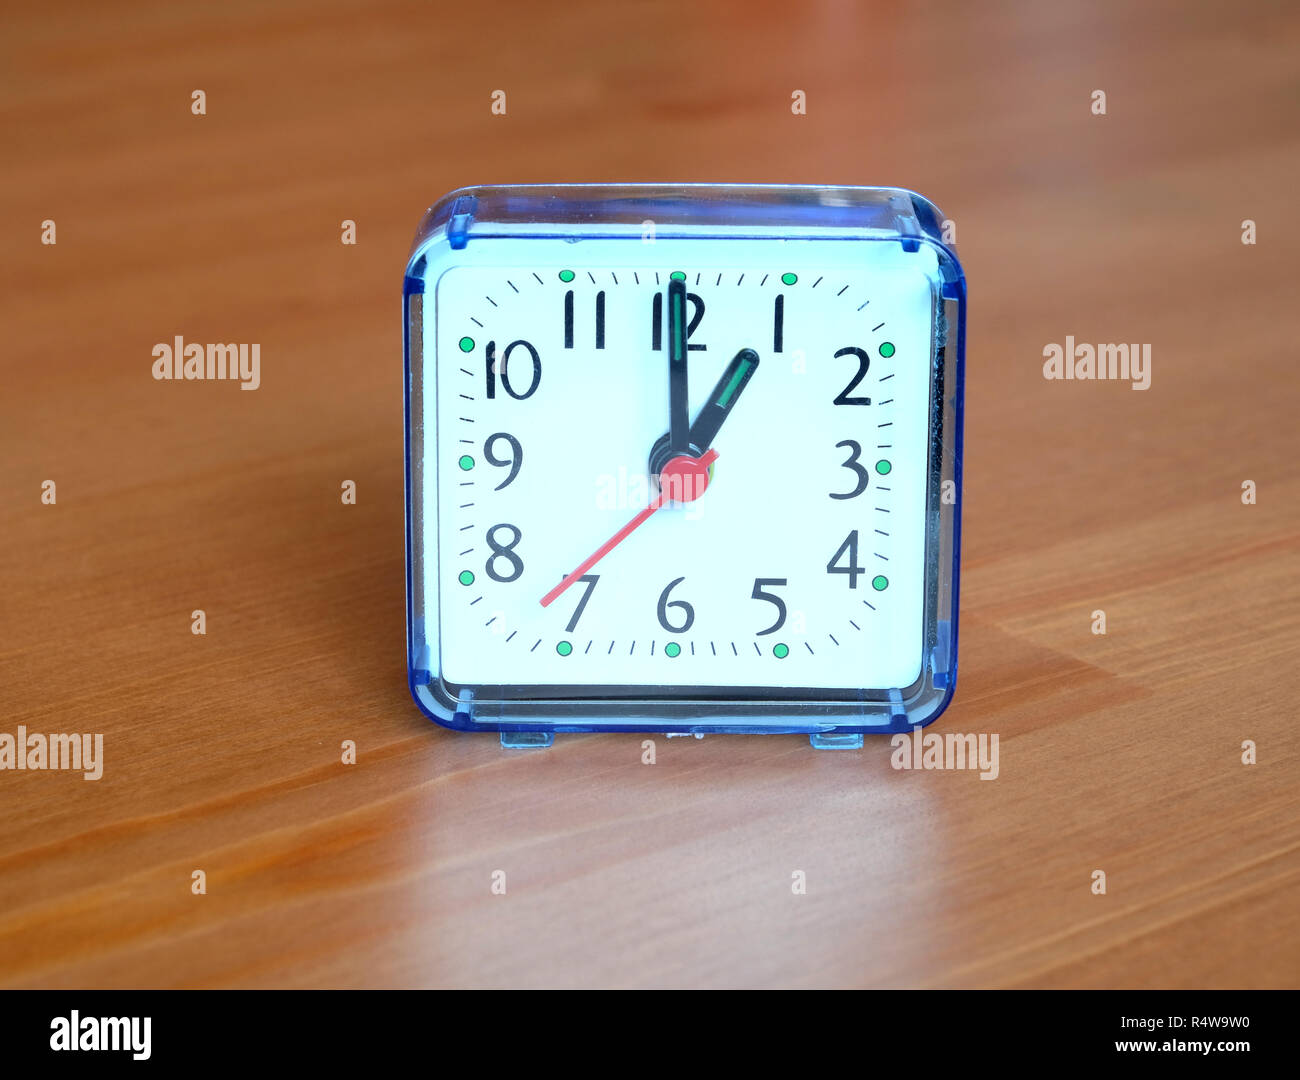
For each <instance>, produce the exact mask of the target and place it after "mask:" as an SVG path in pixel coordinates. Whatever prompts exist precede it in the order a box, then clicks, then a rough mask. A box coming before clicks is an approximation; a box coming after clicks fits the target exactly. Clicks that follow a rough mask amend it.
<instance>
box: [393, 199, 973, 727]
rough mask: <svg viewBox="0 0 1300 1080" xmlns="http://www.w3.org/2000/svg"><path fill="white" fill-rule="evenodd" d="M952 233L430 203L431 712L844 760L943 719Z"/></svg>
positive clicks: (653, 212) (955, 320)
mask: <svg viewBox="0 0 1300 1080" xmlns="http://www.w3.org/2000/svg"><path fill="white" fill-rule="evenodd" d="M941 221H942V216H941V215H940V214H939V213H938V211H937V210H936V209H935V208H934V207H933V206H932V205H931V204H930V203H928V202H927V201H926V200H924V199H922V198H921V197H920V196H917V195H914V194H912V193H910V192H905V191H901V190H898V189H891V188H823V187H771V186H752V187H751V186H743V185H732V186H706V185H683V186H649V185H619V186H586V185H572V186H559V187H506V188H470V189H463V190H461V191H457V192H453V193H452V194H450V195H448V196H446V197H445V198H444V199H443V200H442V201H441V202H439V203H438V204H437V205H436V206H434V208H433V209H432V210H430V211H429V213H428V215H426V218H425V221H424V223H423V224H422V226H421V229H420V232H419V234H418V235H417V238H416V243H415V247H414V250H413V254H412V256H411V260H410V262H409V264H408V267H407V271H406V285H405V301H406V303H405V313H406V321H405V327H404V331H405V342H406V413H407V446H408V458H407V551H408V658H409V675H410V685H411V690H412V693H413V695H414V696H415V699H416V701H417V702H418V703H419V705H420V706H421V708H422V709H423V710H424V711H425V712H426V713H427V714H428V715H430V716H431V717H432V718H434V719H435V720H437V721H439V722H440V723H443V724H445V725H447V726H450V727H455V728H460V729H464V730H500V731H503V732H513V733H522V734H523V735H524V736H525V737H532V738H534V739H539V740H542V739H545V738H549V735H550V733H552V732H554V731H556V730H563V731H583V730H629V731H667V732H677V731H683V732H685V731H689V732H695V733H703V732H710V731H718V732H725V731H731V732H739V731H743V732H769V733H776V732H796V731H797V732H807V733H809V734H811V735H812V736H813V737H814V741H815V742H819V744H820V745H836V744H837V743H839V744H844V745H851V744H852V742H853V741H854V740H855V739H858V740H859V741H860V739H859V737H860V735H861V734H862V733H869V732H887V731H896V730H904V729H906V728H908V727H910V726H913V725H917V724H925V723H928V722H929V721H930V720H932V719H934V718H935V717H936V716H937V715H938V714H939V713H940V712H941V711H942V710H943V709H944V708H945V707H946V705H947V703H948V701H949V699H950V698H951V696H952V693H953V689H954V685H955V678H956V644H957V633H956V630H957V567H958V537H959V506H960V480H961V477H960V464H961V462H960V454H961V414H962V375H963V344H964V343H963V327H964V318H965V282H964V278H963V276H962V273H961V269H960V267H959V265H958V263H957V260H956V257H955V255H954V254H953V252H952V251H951V250H950V249H949V248H948V247H947V246H946V245H945V244H944V243H943V242H942V240H941V239H940V235H939V228H940V223H941ZM529 733H532V734H531V736H529ZM503 737H504V736H503ZM511 737H517V736H511Z"/></svg>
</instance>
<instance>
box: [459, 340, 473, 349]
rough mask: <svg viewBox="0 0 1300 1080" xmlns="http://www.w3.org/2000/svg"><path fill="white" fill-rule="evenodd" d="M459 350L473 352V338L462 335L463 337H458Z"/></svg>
mask: <svg viewBox="0 0 1300 1080" xmlns="http://www.w3.org/2000/svg"><path fill="white" fill-rule="evenodd" d="M460 351H461V352H473V351H474V339H473V338H472V337H463V338H461V339H460Z"/></svg>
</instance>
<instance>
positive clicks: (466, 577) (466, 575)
mask: <svg viewBox="0 0 1300 1080" xmlns="http://www.w3.org/2000/svg"><path fill="white" fill-rule="evenodd" d="M460 583H461V584H462V585H473V584H474V571H473V570H462V571H461V572H460Z"/></svg>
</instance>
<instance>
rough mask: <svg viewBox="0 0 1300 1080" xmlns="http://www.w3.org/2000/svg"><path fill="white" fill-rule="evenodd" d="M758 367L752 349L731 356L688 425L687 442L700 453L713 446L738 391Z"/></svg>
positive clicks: (735, 400)
mask: <svg viewBox="0 0 1300 1080" xmlns="http://www.w3.org/2000/svg"><path fill="white" fill-rule="evenodd" d="M757 370H758V353H756V352H755V351H754V350H753V349H741V350H740V352H738V353H736V355H735V356H733V357H732V358H731V363H729V364H728V365H727V367H726V370H725V371H723V373H722V377H721V378H720V379H719V380H718V383H717V385H716V386H715V387H714V388H713V391H712V393H710V394H709V399H708V401H706V402H705V403H704V408H702V409H701V410H700V412H699V415H698V416H696V418H695V423H694V424H692V425H691V445H692V446H693V447H696V448H697V449H698V450H699V451H700V452H701V453H703V452H704V451H705V450H707V449H708V448H709V447H710V446H712V445H713V440H714V438H715V437H716V436H717V434H718V430H719V429H720V428H721V427H722V423H723V421H724V420H726V419H727V417H728V415H730V413H731V410H732V409H733V408H734V407H735V404H736V402H737V401H738V400H739V398H740V395H741V392H742V391H743V390H744V389H745V386H746V385H747V384H748V383H749V380H750V378H751V377H752V376H753V374H754V372H755V371H757Z"/></svg>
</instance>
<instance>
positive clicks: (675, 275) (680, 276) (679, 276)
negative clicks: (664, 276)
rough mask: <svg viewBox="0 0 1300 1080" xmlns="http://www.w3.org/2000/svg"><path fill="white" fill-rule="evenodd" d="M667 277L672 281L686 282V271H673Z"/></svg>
mask: <svg viewBox="0 0 1300 1080" xmlns="http://www.w3.org/2000/svg"><path fill="white" fill-rule="evenodd" d="M668 276H669V277H670V278H672V279H673V280H674V281H685V280H686V271H685V270H674V271H673V272H672V273H671V274H669V275H668Z"/></svg>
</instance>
